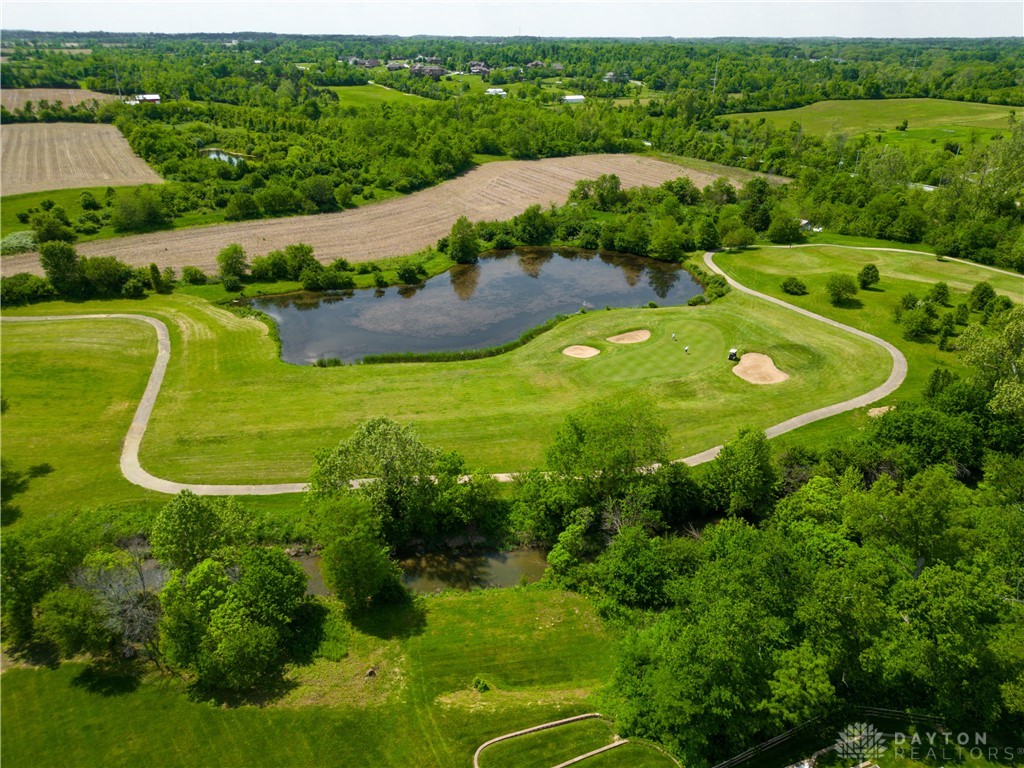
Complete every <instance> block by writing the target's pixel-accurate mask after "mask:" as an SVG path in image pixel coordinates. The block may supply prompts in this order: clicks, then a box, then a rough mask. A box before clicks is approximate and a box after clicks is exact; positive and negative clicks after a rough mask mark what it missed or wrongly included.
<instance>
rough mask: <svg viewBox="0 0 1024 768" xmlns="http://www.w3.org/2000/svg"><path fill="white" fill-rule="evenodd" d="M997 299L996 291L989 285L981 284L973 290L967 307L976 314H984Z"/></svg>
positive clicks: (968, 297) (969, 295)
mask: <svg viewBox="0 0 1024 768" xmlns="http://www.w3.org/2000/svg"><path fill="white" fill-rule="evenodd" d="M995 297H996V292H995V289H994V288H993V287H992V286H991V285H990V284H989V283H985V282H981V283H978V284H977V285H976V286H974V287H973V288H972V289H971V292H970V294H968V296H967V305H968V306H969V307H970V308H971V310H973V311H974V312H984V311H985V308H986V307H987V306H988V305H989V302H991V301H992V300H993V299H995Z"/></svg>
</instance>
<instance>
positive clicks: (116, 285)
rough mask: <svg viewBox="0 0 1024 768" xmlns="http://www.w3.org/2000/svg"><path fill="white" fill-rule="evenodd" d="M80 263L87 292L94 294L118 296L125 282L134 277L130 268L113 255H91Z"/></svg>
mask: <svg viewBox="0 0 1024 768" xmlns="http://www.w3.org/2000/svg"><path fill="white" fill-rule="evenodd" d="M81 263H82V274H83V276H84V277H85V282H86V284H87V285H88V288H89V292H90V293H92V294H93V295H95V296H120V295H121V291H122V289H123V288H124V286H125V283H127V282H128V281H129V280H131V279H132V278H133V277H134V273H133V272H132V268H131V267H129V266H128V265H127V264H125V263H123V262H120V261H118V260H117V259H115V258H114V257H113V256H92V257H90V258H87V259H82V260H81Z"/></svg>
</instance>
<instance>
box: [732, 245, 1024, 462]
mask: <svg viewBox="0 0 1024 768" xmlns="http://www.w3.org/2000/svg"><path fill="white" fill-rule="evenodd" d="M886 245H888V246H892V245H893V244H891V243H887V244H886ZM715 263H716V264H718V265H719V266H720V267H721V268H722V269H723V270H725V272H726V273H728V274H729V275H730V276H731V277H734V278H735V279H737V280H739V281H740V282H741V283H743V284H744V285H746V286H748V287H750V288H754V289H755V290H758V291H761V292H763V293H767V294H769V295H771V296H775V297H777V298H780V299H783V300H784V301H787V302H790V303H791V304H795V305H797V306H800V307H804V308H806V309H809V310H811V311H812V312H817V313H819V314H821V315H824V316H826V317H831V318H833V319H835V320H839V321H841V322H843V323H846V324H848V325H852V326H854V327H856V328H860V329H862V330H865V331H869V332H870V333H873V334H876V335H877V336H880V337H882V338H883V339H886V340H887V341H890V342H892V343H893V344H895V345H896V346H897V347H899V349H900V350H902V351H903V353H904V354H905V355H906V357H907V362H908V364H909V371H908V374H907V379H906V381H905V382H904V384H903V386H902V387H900V389H899V390H897V391H896V392H895V393H894V394H892V395H890V396H889V397H888V398H886V399H884V400H882V401H880V402H879V403H878V404H876V405H885V404H888V405H891V404H893V403H895V402H898V401H900V400H905V399H908V398H912V397H917V396H918V395H919V394H920V392H921V391H922V389H923V388H924V385H925V384H926V383H927V381H928V377H929V376H930V375H931V372H932V371H933V370H935V369H936V368H940V367H941V368H947V369H949V370H951V371H954V372H957V373H961V374H967V373H968V371H967V369H966V368H965V367H964V366H963V365H962V364H961V363H960V362H959V360H958V358H957V355H956V353H955V352H943V351H941V350H939V348H938V346H937V345H936V344H935V343H934V342H933V343H928V344H925V343H917V342H912V341H906V340H905V339H904V338H903V331H902V328H901V326H899V325H897V324H896V322H895V321H894V319H893V309H894V307H895V306H896V305H897V304H898V303H899V301H900V297H902V296H903V295H904V294H906V293H914V294H916V295H917V296H919V297H922V298H923V297H924V294H925V293H926V292H927V291H928V289H929V288H930V287H931V286H932V285H933V284H935V283H937V282H940V281H941V282H945V283H946V284H947V285H949V287H950V290H951V299H950V303H951V304H952V305H955V304H957V303H959V302H961V301H964V300H965V299H966V296H967V293H968V292H969V291H970V289H971V288H973V287H974V286H975V285H976V284H977V283H979V282H982V281H987V282H989V283H991V284H992V287H993V288H995V290H996V292H997V293H1001V294H1005V295H1007V296H1009V297H1010V298H1011V299H1013V301H1015V302H1021V301H1024V290H1022V289H1024V281H1022V280H1021V279H1020V278H1017V277H1013V276H1010V275H1006V274H1001V273H999V272H993V271H992V270H989V269H985V268H983V267H980V266H975V265H970V264H964V263H960V262H951V261H939V260H938V259H936V257H935V256H934V255H931V254H925V253H922V254H913V253H893V252H885V251H867V250H859V249H851V248H834V247H828V246H825V245H820V246H817V245H816V246H811V247H803V248H753V249H750V250H747V251H744V252H739V253H720V254H718V255H716V256H715ZM865 264H875V265H876V266H877V267H878V271H879V273H880V275H881V281H880V282H879V283H878V284H877V285H875V286H873V287H872V288H871V289H869V290H867V291H859V292H858V293H857V295H856V298H855V300H854V301H852V302H850V303H849V304H847V305H846V306H843V307H834V306H832V304H831V303H829V300H828V296H827V294H826V292H825V282H826V281H827V279H828V277H829V275H831V274H834V273H846V274H849V275H856V274H857V272H859V271H860V269H861V268H862V267H863V266H864V265H865ZM791 275H797V276H799V278H800V279H801V280H802V281H803V282H804V283H805V284H806V285H807V288H808V291H809V293H808V294H807V295H806V296H790V295H787V294H785V293H783V291H782V288H781V287H780V284H781V283H782V280H783V279H784V278H785V277H788V276H791ZM947 309H948V308H947ZM979 318H980V315H977V314H975V315H973V316H972V320H978V319H979ZM961 330H962V328H961ZM780 367H781V368H783V370H785V367H784V366H780ZM867 418H868V417H867V414H866V412H865V411H863V410H862V411H852V412H850V413H847V414H841V415H839V416H835V417H833V418H831V419H827V420H825V421H822V422H818V423H816V424H811V425H809V426H807V427H804V428H803V429H800V430H797V431H796V432H793V433H790V434H788V435H783V436H782V437H780V438H779V441H780V444H790V443H794V442H796V443H801V444H807V445H810V444H816V443H817V444H820V442H821V441H822V440H825V439H828V438H831V437H836V436H839V435H841V434H843V433H846V432H848V431H849V430H850V429H851V428H855V427H857V426H862V425H863V424H865V423H866V422H867Z"/></svg>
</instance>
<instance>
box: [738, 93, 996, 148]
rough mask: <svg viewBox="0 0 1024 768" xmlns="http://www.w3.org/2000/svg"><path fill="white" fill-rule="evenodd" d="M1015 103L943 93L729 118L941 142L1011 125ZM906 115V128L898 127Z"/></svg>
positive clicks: (821, 103) (888, 138)
mask: <svg viewBox="0 0 1024 768" xmlns="http://www.w3.org/2000/svg"><path fill="white" fill-rule="evenodd" d="M1011 109H1012V107H1005V106H999V105H994V104H977V103H974V102H966V101H947V100H943V99H885V100H874V101H868V100H856V101H819V102H817V103H816V104H810V105H808V106H806V107H800V108H798V109H785V110H779V111H774V112H747V113H742V114H735V115H729V119H730V120H750V121H751V122H754V123H756V122H757V121H758V120H760V119H762V118H764V119H765V120H766V121H767V122H769V123H771V124H772V125H773V126H775V127H776V128H788V127H789V126H790V125H791V124H792V123H794V122H797V123H800V124H801V125H802V126H803V129H804V130H805V131H807V132H808V133H815V134H819V135H827V134H831V133H845V134H847V135H850V136H860V135H862V134H865V133H875V132H878V133H881V134H882V140H883V141H885V142H895V143H906V142H917V143H921V142H926V143H931V142H933V141H934V142H935V143H937V144H938V145H939V146H942V144H943V143H945V142H946V141H953V142H957V143H965V142H969V141H970V140H971V137H972V135H973V136H974V137H975V139H978V140H988V139H990V138H991V137H992V136H994V135H995V134H996V133H999V132H1000V131H1005V130H1007V129H1008V128H1009V116H1010V111H1011ZM904 120H906V121H907V130H906V131H897V130H895V129H896V126H897V125H899V124H900V123H902V122H903V121H904Z"/></svg>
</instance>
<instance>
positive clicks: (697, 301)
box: [686, 293, 708, 307]
mask: <svg viewBox="0 0 1024 768" xmlns="http://www.w3.org/2000/svg"><path fill="white" fill-rule="evenodd" d="M707 303H708V300H707V299H706V298H705V297H704V294H703V293H698V294H697V295H696V296H694V297H693V298H691V299H690V300H689V301H688V302H686V304H687V306H690V307H698V306H700V305H701V304H707Z"/></svg>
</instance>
